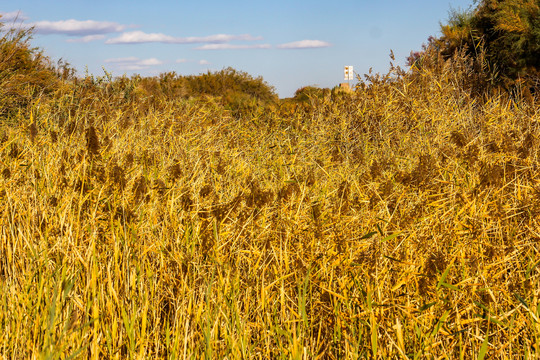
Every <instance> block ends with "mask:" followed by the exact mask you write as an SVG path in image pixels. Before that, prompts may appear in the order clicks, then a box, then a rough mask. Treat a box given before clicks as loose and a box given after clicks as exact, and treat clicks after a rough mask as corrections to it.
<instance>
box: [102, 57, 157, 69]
mask: <svg viewBox="0 0 540 360" xmlns="http://www.w3.org/2000/svg"><path fill="white" fill-rule="evenodd" d="M105 62H106V63H108V64H112V65H114V66H115V67H116V68H118V69H120V70H127V71H135V70H145V69H148V68H149V67H152V66H156V65H161V64H163V61H161V60H159V59H156V58H149V59H139V58H138V57H134V56H131V57H124V58H114V59H107V60H105Z"/></svg>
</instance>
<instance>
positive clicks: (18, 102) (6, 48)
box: [0, 22, 72, 117]
mask: <svg viewBox="0 0 540 360" xmlns="http://www.w3.org/2000/svg"><path fill="white" fill-rule="evenodd" d="M0 36H1V37H0V116H2V117H4V116H8V115H9V114H12V113H14V112H17V111H18V110H19V109H21V108H24V107H25V106H27V105H28V104H29V103H30V102H31V101H32V99H34V98H36V97H38V96H40V95H43V94H49V93H51V92H52V91H54V90H55V89H57V88H58V86H59V78H60V77H64V78H67V77H69V76H71V75H72V70H70V68H69V65H68V64H67V63H61V62H60V64H59V65H60V67H61V70H60V71H57V69H55V67H54V66H53V65H52V63H51V62H50V59H49V58H47V57H46V56H44V55H43V52H42V51H41V50H39V49H36V48H32V47H31V46H30V44H29V40H30V38H31V30H28V29H23V28H15V27H9V26H7V25H5V24H3V23H1V22H0Z"/></svg>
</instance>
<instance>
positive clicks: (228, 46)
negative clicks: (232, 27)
mask: <svg viewBox="0 0 540 360" xmlns="http://www.w3.org/2000/svg"><path fill="white" fill-rule="evenodd" d="M270 48H271V46H270V45H269V44H255V45H236V44H206V45H202V46H199V47H196V48H195V49H197V50H242V49H270Z"/></svg>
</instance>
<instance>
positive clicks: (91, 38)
mask: <svg viewBox="0 0 540 360" xmlns="http://www.w3.org/2000/svg"><path fill="white" fill-rule="evenodd" d="M104 38H105V35H86V36H83V37H81V38H75V39H67V40H66V42H68V43H87V42H91V41H96V40H101V39H104Z"/></svg>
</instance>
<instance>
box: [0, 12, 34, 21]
mask: <svg viewBox="0 0 540 360" xmlns="http://www.w3.org/2000/svg"><path fill="white" fill-rule="evenodd" d="M0 15H1V16H2V17H1V19H2V22H10V21H15V20H21V21H22V20H28V17H27V16H26V15H24V14H23V13H22V11H11V12H0Z"/></svg>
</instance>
